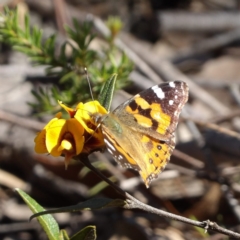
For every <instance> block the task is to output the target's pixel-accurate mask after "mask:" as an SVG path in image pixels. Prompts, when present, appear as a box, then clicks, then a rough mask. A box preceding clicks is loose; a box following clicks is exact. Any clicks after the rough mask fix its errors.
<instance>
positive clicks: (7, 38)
mask: <svg viewBox="0 0 240 240" xmlns="http://www.w3.org/2000/svg"><path fill="white" fill-rule="evenodd" d="M72 25H73V26H72V27H68V26H66V32H67V39H68V40H66V41H65V42H64V43H63V44H62V45H61V46H57V44H56V35H52V36H50V37H48V38H47V39H46V40H43V36H42V30H40V29H39V28H38V27H36V26H31V24H30V19H29V16H28V15H26V16H25V24H24V26H23V27H22V26H20V25H19V20H18V11H17V10H13V11H12V10H11V11H10V10H9V9H5V12H4V14H2V15H1V19H0V41H1V42H4V43H7V44H9V45H10V46H12V47H13V49H15V50H17V51H20V52H22V53H24V54H26V55H27V56H28V57H29V58H30V60H31V61H32V63H33V64H34V65H44V66H46V74H47V75H48V76H51V77H54V78H53V81H52V83H51V84H45V85H42V86H41V87H38V88H37V90H34V91H33V92H32V93H33V95H34V96H35V98H36V100H37V101H36V103H30V105H31V106H32V107H33V108H34V110H35V112H38V113H40V112H49V113H53V112H56V111H58V110H59V109H58V107H57V108H56V107H54V106H58V105H57V100H62V101H63V102H65V103H66V104H67V105H70V106H72V105H74V104H76V103H77V102H80V101H86V100H89V99H90V90H89V87H88V84H87V80H86V75H85V74H84V68H85V67H86V68H87V69H88V73H89V76H90V78H91V82H92V91H93V96H94V98H95V99H97V98H98V95H99V93H100V91H101V88H102V86H103V84H104V83H105V81H107V80H108V79H110V78H111V76H112V74H113V73H117V74H118V78H117V82H116V88H117V89H119V88H123V87H124V86H126V85H127V84H128V83H129V80H128V76H129V74H130V72H131V71H132V69H133V64H132V63H131V61H130V60H129V59H128V57H127V56H126V55H125V54H124V53H123V52H121V51H119V50H118V49H116V48H115V47H114V45H113V44H112V43H113V40H114V38H115V36H116V35H117V33H116V31H118V32H119V31H120V29H121V21H120V20H119V19H117V18H110V20H109V21H108V24H107V25H108V26H109V29H110V32H111V37H110V38H108V39H105V45H104V47H102V48H101V49H99V50H98V51H96V50H93V49H92V48H91V43H92V42H93V41H94V40H96V39H97V37H96V35H95V34H93V24H92V22H90V21H86V22H83V23H79V22H78V21H77V20H76V19H73V24H72Z"/></svg>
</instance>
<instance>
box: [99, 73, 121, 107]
mask: <svg viewBox="0 0 240 240" xmlns="http://www.w3.org/2000/svg"><path fill="white" fill-rule="evenodd" d="M116 80H117V74H113V75H112V77H111V78H110V79H109V80H107V81H106V83H105V84H104V86H103V88H102V90H101V93H100V94H99V97H98V101H99V102H100V104H101V105H102V106H104V107H105V108H106V110H107V111H109V110H110V107H111V103H112V98H113V93H114V90H115V85H116Z"/></svg>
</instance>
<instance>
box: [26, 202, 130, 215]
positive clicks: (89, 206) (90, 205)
mask: <svg viewBox="0 0 240 240" xmlns="http://www.w3.org/2000/svg"><path fill="white" fill-rule="evenodd" d="M126 204H127V202H125V201H124V200H122V199H110V198H92V199H89V200H87V201H85V202H82V203H79V204H76V205H72V206H68V207H62V208H57V209H50V210H46V211H43V212H38V213H36V214H33V215H32V216H31V217H30V219H33V218H35V217H38V216H40V215H44V214H48V213H62V212H77V211H81V210H98V209H103V208H109V207H123V206H125V205H126Z"/></svg>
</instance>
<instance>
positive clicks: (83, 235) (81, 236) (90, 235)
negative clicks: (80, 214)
mask: <svg viewBox="0 0 240 240" xmlns="http://www.w3.org/2000/svg"><path fill="white" fill-rule="evenodd" d="M95 239H97V235H96V227H95V226H87V227H85V228H83V229H82V230H81V231H79V232H78V233H76V234H75V235H74V236H72V237H71V238H70V240H95Z"/></svg>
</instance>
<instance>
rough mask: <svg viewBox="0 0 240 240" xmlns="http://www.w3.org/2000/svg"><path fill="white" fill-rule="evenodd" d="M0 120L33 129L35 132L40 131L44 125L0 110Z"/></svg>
mask: <svg viewBox="0 0 240 240" xmlns="http://www.w3.org/2000/svg"><path fill="white" fill-rule="evenodd" d="M0 120H3V121H6V122H9V123H12V124H15V125H19V126H22V127H25V128H28V129H32V130H35V131H40V130H41V129H42V128H43V127H44V124H43V123H41V122H38V121H35V120H32V119H28V118H26V117H20V116H18V115H16V114H13V113H9V112H6V111H3V110H1V109H0Z"/></svg>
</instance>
